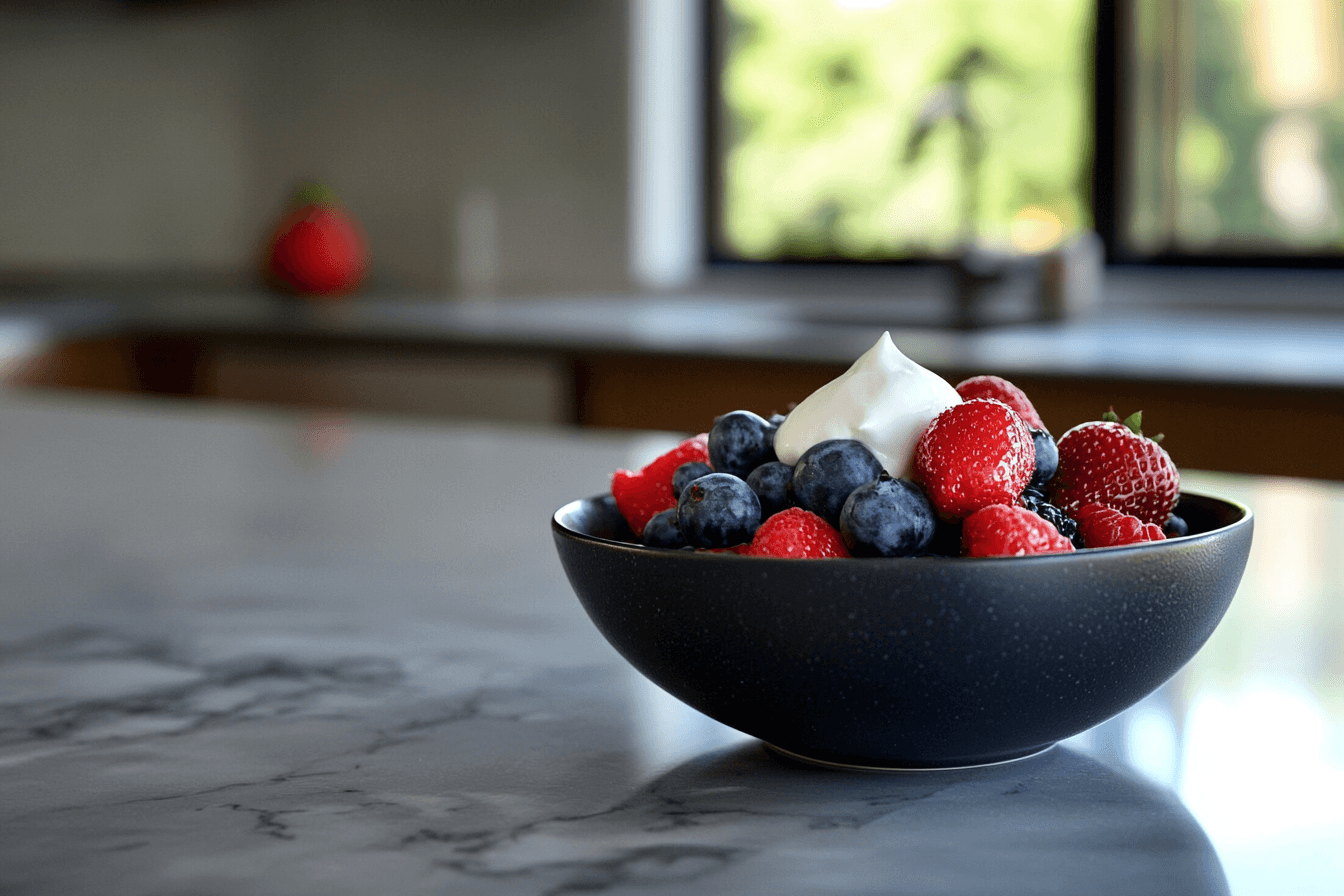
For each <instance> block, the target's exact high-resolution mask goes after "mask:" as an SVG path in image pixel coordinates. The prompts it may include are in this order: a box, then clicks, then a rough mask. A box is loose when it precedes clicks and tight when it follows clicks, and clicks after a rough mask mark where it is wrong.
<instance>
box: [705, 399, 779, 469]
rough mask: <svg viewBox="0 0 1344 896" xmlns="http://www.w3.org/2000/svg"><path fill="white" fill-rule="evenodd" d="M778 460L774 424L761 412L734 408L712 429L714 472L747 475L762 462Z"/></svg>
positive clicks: (710, 444) (710, 441)
mask: <svg viewBox="0 0 1344 896" xmlns="http://www.w3.org/2000/svg"><path fill="white" fill-rule="evenodd" d="M772 460H776V457H775V428H774V427H773V426H771V425H770V424H769V422H767V421H766V420H765V419H764V418H762V417H761V416H760V415H759V414H753V413H752V412H751V411H732V412H731V413H727V414H724V415H723V416H722V417H719V418H718V419H717V420H715V421H714V426H713V427H712V428H711V429H710V430H709V462H710V463H711V464H713V465H714V470H715V472H718V473H731V474H732V475H734V476H738V477H743V478H745V477H746V475H747V474H748V473H750V472H751V471H752V470H754V469H756V468H757V467H759V466H760V465H761V464H764V463H769V462H770V461H772Z"/></svg>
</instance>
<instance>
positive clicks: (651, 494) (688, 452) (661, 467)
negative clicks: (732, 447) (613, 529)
mask: <svg viewBox="0 0 1344 896" xmlns="http://www.w3.org/2000/svg"><path fill="white" fill-rule="evenodd" d="M696 460H698V461H704V462H705V463H708V462H709V448H708V437H707V436H706V435H705V434H704V433H701V434H700V435H698V436H692V437H691V438H689V439H687V440H686V441H684V442H682V443H681V444H680V445H678V446H677V447H675V448H673V449H672V450H671V451H669V452H667V453H666V454H662V455H660V456H659V457H657V458H655V459H654V460H652V461H650V462H649V463H647V464H645V465H644V466H643V468H641V469H640V471H639V472H638V473H632V472H630V471H629V470H617V471H616V472H615V473H613V474H612V475H611V496H612V497H613V498H615V499H616V509H617V510H619V511H620V512H621V516H623V517H625V521H626V522H627V523H629V524H630V528H631V529H633V530H634V532H635V534H636V535H641V536H642V535H643V534H644V527H645V526H647V525H648V523H649V520H651V519H653V515H654V514H656V513H660V512H662V511H664V510H667V509H669V508H672V507H676V506H677V499H676V496H675V495H673V494H672V474H674V473H676V472H677V467H679V466H681V465H682V464H684V463H689V462H691V461H696Z"/></svg>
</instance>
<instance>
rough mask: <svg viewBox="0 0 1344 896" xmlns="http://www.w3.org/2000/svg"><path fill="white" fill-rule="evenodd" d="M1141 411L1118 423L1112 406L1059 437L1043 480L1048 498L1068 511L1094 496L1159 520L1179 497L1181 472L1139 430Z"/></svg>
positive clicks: (1142, 517)
mask: <svg viewBox="0 0 1344 896" xmlns="http://www.w3.org/2000/svg"><path fill="white" fill-rule="evenodd" d="M1142 419H1143V417H1142V412H1139V413H1136V414H1134V415H1132V416H1131V417H1129V419H1127V420H1126V421H1125V422H1124V423H1121V422H1119V421H1120V418H1119V417H1117V416H1116V415H1115V413H1114V412H1113V411H1108V412H1107V413H1106V414H1105V415H1104V416H1103V418H1102V419H1101V420H1094V421H1092V422H1090V423H1083V424H1080V425H1078V426H1075V427H1074V428H1073V429H1071V430H1069V431H1068V432H1066V433H1064V435H1062V436H1060V439H1059V469H1057V470H1056V471H1055V476H1054V478H1053V479H1051V480H1050V483H1049V485H1048V489H1049V494H1050V503H1051V504H1054V505H1055V506H1056V507H1058V508H1059V509H1060V510H1062V511H1064V512H1065V513H1067V514H1069V515H1070V516H1073V515H1074V511H1076V510H1077V509H1078V508H1079V507H1082V506H1083V505H1084V504H1090V503H1092V502H1096V503H1099V504H1105V505H1106V506H1107V507H1113V508H1115V509H1116V510H1119V511H1121V512H1122V513H1128V514H1132V515H1134V516H1136V517H1138V518H1139V519H1140V520H1141V521H1143V522H1145V523H1156V524H1158V525H1159V526H1160V525H1161V524H1162V523H1163V522H1164V521H1165V520H1166V518H1167V514H1169V513H1170V512H1171V509H1172V507H1174V506H1176V499H1177V498H1178V497H1180V492H1181V476H1180V473H1179V472H1177V470H1176V465H1175V464H1174V463H1172V461H1171V457H1170V456H1169V455H1168V454H1167V452H1166V451H1164V450H1163V449H1162V447H1161V446H1160V445H1159V444H1158V442H1159V441H1160V440H1161V439H1162V437H1161V436H1160V435H1159V436H1158V437H1157V438H1156V439H1149V438H1145V437H1144V435H1143V432H1142V431H1141V430H1140V428H1139V427H1140V424H1141V423H1142Z"/></svg>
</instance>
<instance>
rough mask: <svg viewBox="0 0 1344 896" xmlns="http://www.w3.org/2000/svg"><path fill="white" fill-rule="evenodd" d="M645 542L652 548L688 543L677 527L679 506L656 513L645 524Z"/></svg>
mask: <svg viewBox="0 0 1344 896" xmlns="http://www.w3.org/2000/svg"><path fill="white" fill-rule="evenodd" d="M643 540H644V544H646V545H648V546H649V547H651V548H679V547H682V546H683V545H685V544H686V539H685V538H683V537H682V535H681V530H680V529H678V528H677V508H675V507H670V508H668V509H667V510H664V511H661V512H659V513H655V514H654V515H653V517H652V518H651V519H650V520H649V521H648V523H647V524H645V526H644V539H643Z"/></svg>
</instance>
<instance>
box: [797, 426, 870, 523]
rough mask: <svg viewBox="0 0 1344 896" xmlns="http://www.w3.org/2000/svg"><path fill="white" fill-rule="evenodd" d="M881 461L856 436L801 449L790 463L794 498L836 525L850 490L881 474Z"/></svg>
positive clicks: (801, 505) (828, 440)
mask: <svg viewBox="0 0 1344 896" xmlns="http://www.w3.org/2000/svg"><path fill="white" fill-rule="evenodd" d="M882 472H883V470H882V462H881V461H879V460H878V459H877V458H876V457H874V456H873V452H871V451H869V450H868V448H867V447H866V446H865V445H864V444H863V443H862V442H859V441H856V440H855V439H827V440H826V441H824V442H818V443H817V444H815V445H813V446H812V447H811V448H809V449H807V450H806V451H804V452H803V455H802V457H800V458H798V463H797V464H795V465H794V467H793V486H792V488H793V499H794V502H795V503H797V505H798V506H799V507H801V508H803V509H804V510H810V511H812V512H813V513H815V514H816V515H817V516H819V517H821V518H822V519H824V520H825V521H826V522H828V523H830V524H831V525H832V526H834V527H836V528H837V529H838V528H839V527H840V509H841V508H842V507H844V506H845V501H846V500H847V499H848V498H849V493H850V492H852V491H854V489H856V488H858V487H859V486H861V485H863V484H864V483H867V482H873V481H875V480H876V479H877V478H878V477H879V476H881V475H882Z"/></svg>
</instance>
